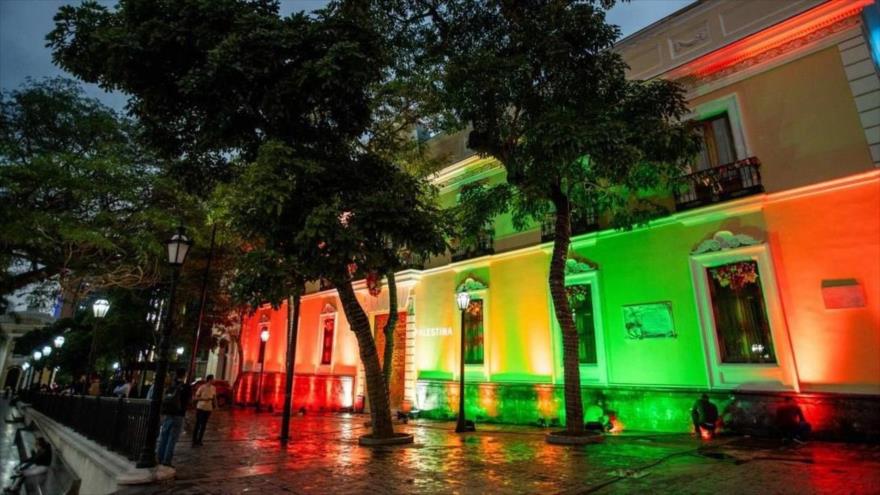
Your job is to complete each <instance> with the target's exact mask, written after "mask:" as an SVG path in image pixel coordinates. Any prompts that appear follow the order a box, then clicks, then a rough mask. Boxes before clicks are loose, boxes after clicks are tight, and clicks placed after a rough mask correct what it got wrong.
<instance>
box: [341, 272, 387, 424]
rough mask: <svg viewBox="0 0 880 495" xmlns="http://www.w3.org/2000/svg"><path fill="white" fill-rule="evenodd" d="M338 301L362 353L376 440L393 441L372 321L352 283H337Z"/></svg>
mask: <svg viewBox="0 0 880 495" xmlns="http://www.w3.org/2000/svg"><path fill="white" fill-rule="evenodd" d="M334 283H335V284H336V290H337V291H338V292H339V299H340V300H341V301H342V309H343V311H345V318H346V319H347V320H348V323H349V325H350V326H351V330H352V331H353V332H354V335H355V337H356V338H357V342H358V349H359V350H360V355H361V362H362V363H363V364H364V374H365V375H366V380H367V396H368V397H369V398H370V416H371V419H372V422H373V436H374V437H375V438H391V437H393V436H394V428H393V427H392V425H391V407H390V406H389V404H388V386H387V384H386V382H385V376H383V375H382V367H381V366H380V365H379V352H378V351H377V349H376V341H375V339H373V332H372V329H371V328H370V320H369V319H367V314H366V313H364V309H363V308H362V307H361V304H360V302H358V300H357V296H355V294H354V289H353V288H352V286H351V281H350V280H339V281H335V280H334Z"/></svg>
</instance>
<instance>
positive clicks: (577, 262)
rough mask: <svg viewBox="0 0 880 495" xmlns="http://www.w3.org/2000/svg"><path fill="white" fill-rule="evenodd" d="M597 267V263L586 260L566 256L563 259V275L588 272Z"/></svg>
mask: <svg viewBox="0 0 880 495" xmlns="http://www.w3.org/2000/svg"><path fill="white" fill-rule="evenodd" d="M598 268H599V265H597V264H596V263H593V262H591V261H587V260H581V259H577V258H568V259H567V260H565V276H569V275H578V274H581V273H589V272H592V271H596V270H597V269H598Z"/></svg>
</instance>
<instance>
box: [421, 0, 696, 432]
mask: <svg viewBox="0 0 880 495" xmlns="http://www.w3.org/2000/svg"><path fill="white" fill-rule="evenodd" d="M613 3H614V2H613V0H603V1H598V0H594V1H566V0H542V1H534V2H518V1H513V0H491V1H478V0H460V1H455V2H449V3H445V4H442V5H441V4H438V3H436V2H416V4H417V5H418V6H419V7H420V8H422V9H423V11H424V12H426V14H425V15H426V16H427V18H429V19H430V22H425V23H423V24H422V26H423V30H422V36H423V39H424V40H425V43H429V44H432V47H431V49H430V50H431V51H432V57H433V63H434V64H435V65H436V66H437V67H438V72H440V73H442V76H441V80H440V83H439V84H438V85H437V87H438V91H439V92H440V93H441V98H442V99H443V100H444V101H445V102H446V105H447V108H448V109H449V110H450V111H451V113H452V114H453V115H454V116H455V117H457V118H458V119H460V121H461V122H463V123H465V124H467V125H470V126H471V131H470V134H469V139H468V146H469V147H470V148H471V149H474V150H476V151H478V152H480V153H481V154H484V155H491V156H493V157H495V158H496V159H497V160H498V161H499V162H500V163H501V164H502V165H503V166H504V168H505V170H506V172H507V183H506V184H505V185H502V186H499V187H497V188H482V189H481V188H472V189H471V190H470V191H468V192H467V195H469V196H470V198H466V199H469V200H470V201H473V202H475V203H476V204H478V205H479V206H478V207H477V208H479V209H480V210H481V211H482V212H483V214H484V217H485V214H486V213H488V214H489V215H491V214H494V213H497V212H498V211H499V210H503V209H505V208H507V207H508V206H510V207H512V209H513V213H514V221H515V224H516V225H517V226H519V227H520V228H522V227H524V226H525V225H527V224H528V223H529V222H530V221H535V220H537V221H541V220H543V218H544V216H545V215H547V214H553V215H554V217H555V220H554V224H555V235H554V240H553V242H554V244H553V252H552V256H551V260H550V274H549V279H548V284H549V287H550V294H551V296H552V300H553V307H554V312H555V316H556V319H557V321H558V322H559V326H560V328H561V331H562V343H563V364H564V382H565V411H566V418H567V420H566V434H569V435H580V434H582V432H583V429H584V424H583V406H582V402H581V387H580V375H579V369H578V350H577V349H578V335H577V331H576V329H575V326H574V323H573V320H572V314H571V308H570V305H569V301H568V299H567V297H566V288H565V261H566V258H567V255H568V250H569V244H570V238H571V221H572V216H573V215H577V214H578V212H581V213H583V212H584V211H586V210H587V209H594V210H596V211H600V212H603V213H605V214H606V215H607V216H609V217H610V218H611V220H612V224H613V225H615V226H617V227H621V228H627V227H630V226H632V225H635V224H638V223H642V222H645V221H647V220H648V219H650V218H653V217H655V216H657V215H659V214H661V213H663V212H664V211H665V208H664V207H663V205H662V204H661V203H660V202H658V201H657V195H658V194H659V193H662V192H663V191H668V188H669V187H670V186H671V185H672V184H674V181H675V179H676V178H677V177H678V176H679V175H681V174H682V173H683V171H684V169H685V167H686V165H687V163H688V162H689V160H690V159H691V157H692V156H693V154H695V153H696V151H697V150H698V149H699V148H698V140H697V137H696V136H695V134H694V131H693V129H692V126H691V125H690V124H689V123H687V122H682V121H681V119H682V117H683V116H684V115H685V114H686V112H687V106H686V102H685V99H684V96H683V91H682V90H681V88H679V87H678V86H677V85H676V84H674V83H672V82H669V81H664V80H653V81H635V80H633V81H630V80H627V79H626V76H625V69H626V65H625V63H624V62H623V60H622V58H621V57H620V55H619V54H617V53H616V52H615V51H614V50H613V45H614V42H615V40H616V39H617V38H618V37H619V34H620V33H619V30H618V29H617V27H616V26H612V25H609V24H607V23H606V21H605V11H604V9H607V8H610V6H611V5H612V4H613ZM493 205H494V208H490V207H488V206H493ZM467 208H468V207H467V205H465V207H464V209H465V211H464V212H463V213H461V215H463V217H464V218H466V219H468V221H469V222H470V224H471V225H472V228H473V227H474V226H476V225H479V223H480V221H481V218H480V216H479V215H478V214H476V213H477V212H476V210H475V209H474V207H473V206H471V209H470V210H469V211H468V210H467Z"/></svg>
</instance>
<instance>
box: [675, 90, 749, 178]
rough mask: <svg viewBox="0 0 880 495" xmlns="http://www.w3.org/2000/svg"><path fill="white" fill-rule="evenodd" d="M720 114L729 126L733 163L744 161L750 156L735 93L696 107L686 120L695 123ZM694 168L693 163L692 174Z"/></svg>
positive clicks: (694, 170) (737, 97)
mask: <svg viewBox="0 0 880 495" xmlns="http://www.w3.org/2000/svg"><path fill="white" fill-rule="evenodd" d="M722 113H726V114H727V121H728V124H729V125H730V136H731V138H732V139H733V154H734V161H739V160H744V159H746V158H748V157H750V156H752V153H751V149H750V147H749V143H748V140H747V139H746V133H745V127H744V125H743V119H742V111H741V109H740V104H739V96H738V95H737V94H736V93H731V94H728V95H725V96H722V97H720V98H717V99H714V100H711V101H707V102H705V103H701V104H699V105H697V106H696V107H694V109H693V111H692V112H691V113H690V114H689V115H688V116H687V119H690V120H697V121H703V120H709V119H712V118H713V117H717V116H718V115H721V114H722ZM722 165H724V164H722ZM696 166H697V164H696V163H694V169H693V170H692V171H693V172H696V171H697V170H696Z"/></svg>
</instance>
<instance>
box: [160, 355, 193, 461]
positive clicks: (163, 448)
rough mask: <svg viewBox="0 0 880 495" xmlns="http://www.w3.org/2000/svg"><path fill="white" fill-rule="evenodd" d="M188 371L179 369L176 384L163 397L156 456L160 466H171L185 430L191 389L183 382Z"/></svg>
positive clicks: (175, 378) (175, 377) (175, 379)
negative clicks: (185, 417) (177, 445)
mask: <svg viewBox="0 0 880 495" xmlns="http://www.w3.org/2000/svg"><path fill="white" fill-rule="evenodd" d="M185 375H186V370H185V369H183V368H179V369H178V370H177V372H176V373H175V376H174V382H173V383H172V384H171V387H169V388H168V390H167V391H166V392H165V395H164V397H162V407H161V412H162V415H163V416H162V425H161V427H160V428H159V441H158V444H159V446H158V448H157V449H156V455H157V456H158V458H159V464H161V465H163V466H167V467H169V468H170V467H173V466H172V465H171V459H172V458H173V457H174V446H175V445H176V444H177V439H178V437H180V430H182V429H183V417H184V416H185V415H186V408H187V407H188V406H189V402H190V397H191V393H190V388H189V385H187V384H186V383H185V382H184V381H183V377H184V376H185Z"/></svg>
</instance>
